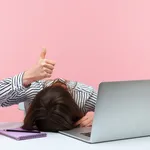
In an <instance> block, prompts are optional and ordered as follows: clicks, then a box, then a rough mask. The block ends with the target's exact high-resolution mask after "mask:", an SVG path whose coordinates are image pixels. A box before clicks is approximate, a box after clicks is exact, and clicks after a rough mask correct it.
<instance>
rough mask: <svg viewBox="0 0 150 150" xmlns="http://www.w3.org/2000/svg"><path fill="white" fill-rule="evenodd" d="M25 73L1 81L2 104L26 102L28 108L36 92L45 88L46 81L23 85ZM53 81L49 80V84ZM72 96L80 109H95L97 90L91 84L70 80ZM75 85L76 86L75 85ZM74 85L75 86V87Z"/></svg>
mask: <svg viewBox="0 0 150 150" xmlns="http://www.w3.org/2000/svg"><path fill="white" fill-rule="evenodd" d="M22 81H23V73H20V74H18V75H16V76H14V77H10V78H6V79H4V80H1V81H0V106H1V107H7V106H11V105H13V104H18V103H20V102H24V104H25V109H26V110H27V109H28V107H29V105H30V104H31V102H32V100H33V99H34V97H35V96H36V94H37V93H38V92H39V91H41V90H42V89H43V88H44V85H45V81H36V82H33V83H32V84H31V85H30V86H29V87H24V86H23V82H22ZM50 82H52V81H49V84H50ZM67 84H68V86H69V87H70V89H72V90H71V91H72V96H73V99H74V100H75V102H76V103H77V105H78V106H79V108H80V110H81V111H82V112H84V113H86V112H88V111H94V109H95V104H96V100H97V92H96V91H95V89H94V88H93V87H91V86H87V85H85V84H82V83H79V82H74V81H69V82H67ZM74 85H75V86H74ZM73 87H74V88H73Z"/></svg>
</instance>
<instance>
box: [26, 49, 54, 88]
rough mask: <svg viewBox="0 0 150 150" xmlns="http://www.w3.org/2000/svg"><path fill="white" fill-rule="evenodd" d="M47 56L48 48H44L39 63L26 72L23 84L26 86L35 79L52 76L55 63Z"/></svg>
mask: <svg viewBox="0 0 150 150" xmlns="http://www.w3.org/2000/svg"><path fill="white" fill-rule="evenodd" d="M45 57H46V49H43V51H42V52H41V54H40V58H39V61H38V63H37V64H36V65H35V66H33V67H32V68H30V69H29V70H27V71H26V72H25V73H24V76H23V85H25V86H26V85H28V84H31V83H32V82H34V81H38V80H42V79H46V78H50V77H51V76H52V73H53V69H54V66H55V63H54V62H53V61H51V60H48V59H46V58H45Z"/></svg>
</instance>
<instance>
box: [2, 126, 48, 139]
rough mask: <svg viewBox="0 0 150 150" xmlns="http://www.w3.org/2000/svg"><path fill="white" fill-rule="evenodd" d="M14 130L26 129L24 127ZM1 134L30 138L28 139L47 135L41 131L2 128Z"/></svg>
mask: <svg viewBox="0 0 150 150" xmlns="http://www.w3.org/2000/svg"><path fill="white" fill-rule="evenodd" d="M14 130H21V131H25V130H24V129H22V128H16V129H14ZM0 134H1V135H4V136H7V137H10V138H13V139H15V140H18V141H20V140H28V139H34V138H42V137H46V136H47V134H46V133H44V132H39V133H28V132H14V131H13V132H11V131H6V130H0Z"/></svg>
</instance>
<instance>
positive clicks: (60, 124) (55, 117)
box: [23, 82, 83, 132]
mask: <svg viewBox="0 0 150 150" xmlns="http://www.w3.org/2000/svg"><path fill="white" fill-rule="evenodd" d="M82 116H83V114H82V113H81V111H80V109H79V107H78V106H77V104H76V103H75V101H74V99H73V98H72V96H71V94H70V93H69V92H68V90H67V88H65V86H64V85H63V86H62V85H61V83H60V84H59V83H58V82H57V83H56V84H53V85H52V86H49V87H46V88H44V89H43V90H42V91H40V92H39V93H38V94H37V95H36V97H35V98H34V100H33V102H32V103H31V106H30V107H29V110H28V112H27V115H26V117H25V119H24V125H23V128H24V129H33V127H34V126H36V127H37V128H38V129H39V130H41V131H51V132H57V131H62V130H69V129H72V128H73V127H74V123H75V122H76V121H78V120H79V119H80V118H81V117H82Z"/></svg>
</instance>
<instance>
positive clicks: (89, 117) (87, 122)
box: [75, 111, 94, 127]
mask: <svg viewBox="0 0 150 150" xmlns="http://www.w3.org/2000/svg"><path fill="white" fill-rule="evenodd" d="M93 118H94V112H93V111H89V112H87V113H86V115H85V116H84V117H83V118H81V119H80V120H79V121H77V122H76V123H75V126H80V127H90V126H92V123H93Z"/></svg>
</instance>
